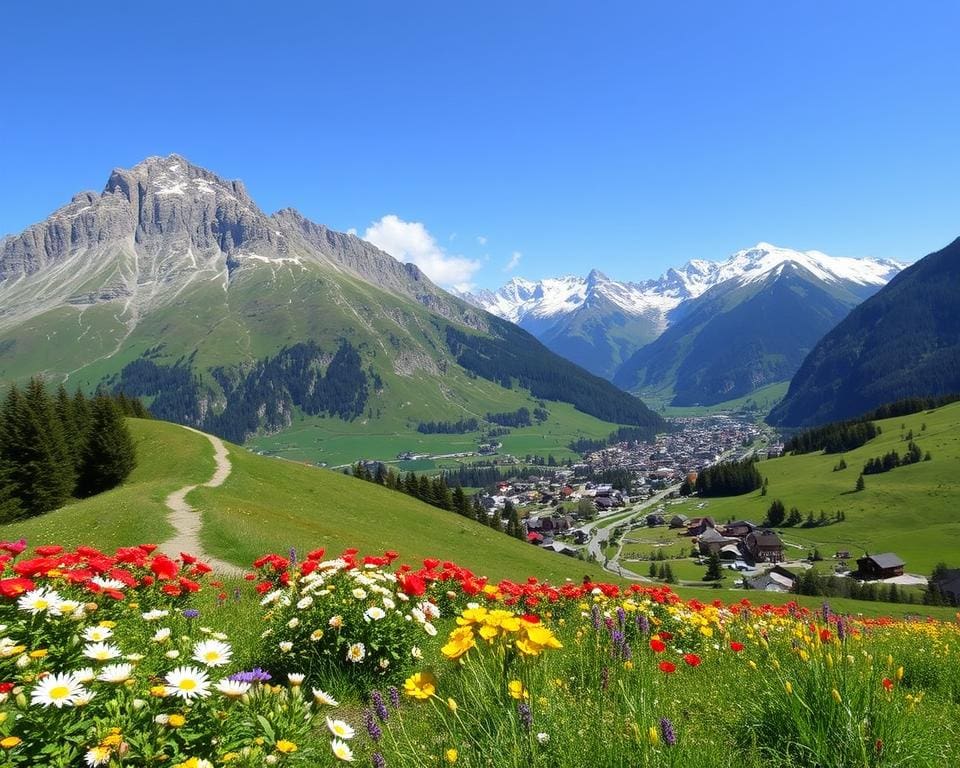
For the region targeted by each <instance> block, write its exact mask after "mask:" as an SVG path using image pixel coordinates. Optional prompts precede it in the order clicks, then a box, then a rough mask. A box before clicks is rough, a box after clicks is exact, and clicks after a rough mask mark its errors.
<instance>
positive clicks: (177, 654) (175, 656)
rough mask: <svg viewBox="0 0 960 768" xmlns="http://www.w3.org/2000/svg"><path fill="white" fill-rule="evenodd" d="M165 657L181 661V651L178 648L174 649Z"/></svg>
mask: <svg viewBox="0 0 960 768" xmlns="http://www.w3.org/2000/svg"><path fill="white" fill-rule="evenodd" d="M163 655H164V656H166V657H167V658H168V659H179V658H180V651H178V650H177V649H176V648H174V649H173V650H170V651H167V652H166V653H165V654H163Z"/></svg>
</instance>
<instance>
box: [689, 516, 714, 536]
mask: <svg viewBox="0 0 960 768" xmlns="http://www.w3.org/2000/svg"><path fill="white" fill-rule="evenodd" d="M716 527H717V524H716V523H715V522H714V521H713V518H712V517H695V518H693V520H691V521H690V522H689V523H687V536H699V535H700V534H702V533H703V532H704V531H706V530H707V528H716Z"/></svg>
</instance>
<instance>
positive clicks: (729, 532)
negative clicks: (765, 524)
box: [723, 520, 760, 539]
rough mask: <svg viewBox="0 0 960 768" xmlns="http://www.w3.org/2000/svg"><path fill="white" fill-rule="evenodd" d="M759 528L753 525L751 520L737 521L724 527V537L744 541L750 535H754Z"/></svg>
mask: <svg viewBox="0 0 960 768" xmlns="http://www.w3.org/2000/svg"><path fill="white" fill-rule="evenodd" d="M759 527H760V526H759V525H757V524H756V523H751V522H750V521H749V520H737V521H735V522H733V523H727V524H726V525H725V526H723V535H724V536H733V537H734V538H735V539H742V538H743V537H744V536H746V535H747V534H748V533H753V532H754V531H755V530H757V528H759Z"/></svg>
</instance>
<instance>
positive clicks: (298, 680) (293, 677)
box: [287, 672, 306, 688]
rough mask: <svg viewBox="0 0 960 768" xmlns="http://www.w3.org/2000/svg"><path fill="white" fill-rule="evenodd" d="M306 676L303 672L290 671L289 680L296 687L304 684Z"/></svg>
mask: <svg viewBox="0 0 960 768" xmlns="http://www.w3.org/2000/svg"><path fill="white" fill-rule="evenodd" d="M305 677H306V675H304V674H303V673H302V672H288V673H287V680H289V681H290V685H292V686H293V687H294V688H296V687H297V686H299V685H303V680H304V678H305Z"/></svg>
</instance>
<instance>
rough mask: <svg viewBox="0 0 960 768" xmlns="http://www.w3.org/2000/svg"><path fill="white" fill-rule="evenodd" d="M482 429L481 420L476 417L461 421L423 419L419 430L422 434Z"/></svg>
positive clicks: (460, 433)
mask: <svg viewBox="0 0 960 768" xmlns="http://www.w3.org/2000/svg"><path fill="white" fill-rule="evenodd" d="M478 429H480V422H479V421H477V420H476V419H474V418H469V419H460V420H459V421H421V422H420V423H419V424H417V432H419V433H420V434H422V435H463V434H466V433H467V432H476V431H477V430H478Z"/></svg>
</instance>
